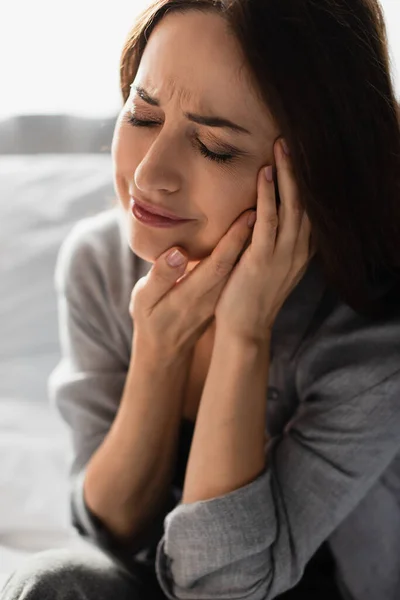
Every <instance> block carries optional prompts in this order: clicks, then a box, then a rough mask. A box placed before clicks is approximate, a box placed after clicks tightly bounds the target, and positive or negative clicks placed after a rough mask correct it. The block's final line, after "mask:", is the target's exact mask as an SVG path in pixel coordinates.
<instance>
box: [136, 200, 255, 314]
mask: <svg viewBox="0 0 400 600" xmlns="http://www.w3.org/2000/svg"><path fill="white" fill-rule="evenodd" d="M253 212H254V211H253V210H247V211H246V212H245V213H243V214H242V215H240V217H238V218H237V219H236V221H235V222H234V223H233V225H232V226H231V227H230V229H229V230H228V232H227V233H226V234H225V235H224V236H223V238H222V239H221V240H220V242H219V243H218V245H217V246H216V248H215V249H214V251H213V252H212V254H211V255H210V256H208V257H207V258H205V259H204V260H203V261H200V263H199V264H198V265H196V267H195V268H194V269H193V270H192V271H191V272H190V273H188V274H187V275H186V274H185V277H184V279H185V282H184V285H182V287H180V290H179V292H180V293H179V298H178V297H177V298H176V301H177V302H178V303H179V304H180V305H182V306H184V305H186V304H188V303H190V302H191V301H192V300H193V299H195V298H197V297H199V296H203V297H206V296H207V295H208V294H209V293H210V292H212V290H215V294H211V295H210V302H211V303H214V302H216V301H217V300H218V296H217V294H218V289H216V288H217V287H220V288H221V289H222V287H223V285H224V283H225V281H226V278H227V277H228V276H229V274H230V272H231V271H232V269H233V267H234V266H235V263H236V262H237V259H238V257H239V255H240V253H241V251H243V247H244V244H245V243H246V242H247V241H248V240H249V236H250V235H251V231H252V230H251V228H250V227H249V225H248V218H249V215H250V214H251V213H253ZM187 264H188V258H187V256H186V254H185V252H184V251H183V250H182V249H181V248H177V247H174V248H169V249H168V250H166V251H165V252H164V253H163V254H161V255H160V256H159V257H158V259H157V260H156V262H155V263H154V264H153V266H152V268H151V269H150V271H149V273H148V274H147V275H146V277H144V278H143V282H142V285H140V286H138V288H137V290H136V295H139V296H140V298H141V300H143V301H144V302H145V304H146V307H147V309H148V310H150V311H151V310H152V308H153V307H154V306H155V305H156V304H158V302H159V301H160V300H161V298H162V297H163V296H165V294H167V293H168V292H169V291H170V290H171V289H172V288H173V287H174V285H175V284H176V283H177V282H178V280H179V279H180V278H181V277H182V276H183V275H184V273H185V270H186V267H187ZM179 283H180V282H179ZM214 296H215V298H214ZM170 301H171V303H173V299H172V298H171V300H170Z"/></svg>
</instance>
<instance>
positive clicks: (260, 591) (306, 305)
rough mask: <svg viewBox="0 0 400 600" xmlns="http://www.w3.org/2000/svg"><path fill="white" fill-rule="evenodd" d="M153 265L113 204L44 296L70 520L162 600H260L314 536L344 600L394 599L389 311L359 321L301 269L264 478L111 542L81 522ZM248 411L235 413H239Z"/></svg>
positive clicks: (399, 576)
mask: <svg viewBox="0 0 400 600" xmlns="http://www.w3.org/2000/svg"><path fill="white" fill-rule="evenodd" d="M150 267H151V264H150V263H147V262H146V261H143V260H142V259H140V258H138V257H137V256H136V255H134V253H133V252H132V251H131V249H130V248H129V246H128V241H127V231H126V225H125V221H124V216H123V213H122V211H120V209H119V207H115V208H112V209H110V210H107V211H105V212H102V213H100V214H98V215H95V216H93V217H89V218H86V219H84V220H82V221H80V222H79V223H78V224H76V225H75V226H74V227H73V229H72V231H71V232H70V234H69V235H68V237H67V238H66V239H65V241H64V243H63V244H62V247H61V249H60V252H59V256H58V261H57V266H56V272H55V286H56V290H57V293H58V301H59V327H60V342H61V348H62V360H61V361H60V363H59V364H58V365H57V367H56V368H55V369H54V371H53V372H52V374H51V376H50V378H49V386H48V387H49V396H50V400H51V402H54V403H55V405H56V407H57V409H58V411H59V412H60V414H61V417H62V418H63V419H64V420H65V421H66V422H67V423H68V425H69V426H70V428H71V434H72V441H73V448H74V460H73V463H72V464H71V472H70V475H71V478H70V481H71V515H72V522H73V524H74V526H75V527H76V528H77V529H78V531H79V532H80V533H81V534H82V535H84V536H86V537H87V538H88V539H89V540H90V541H92V542H93V543H95V544H96V545H98V546H100V547H102V548H103V549H104V550H105V551H106V552H109V553H110V554H112V555H113V557H114V558H115V559H116V560H117V561H119V562H120V564H121V565H122V566H123V568H125V569H128V570H129V568H130V565H132V564H133V561H134V562H135V564H142V565H143V567H148V566H149V565H151V564H153V569H155V572H156V576H157V579H158V581H159V584H160V586H161V587H162V589H163V591H164V593H165V595H166V596H167V597H168V598H170V599H171V600H174V599H181V600H199V599H200V598H201V599H202V600H206V599H209V600H214V599H215V600H216V599H218V600H222V599H227V600H228V599H232V600H233V599H235V600H239V599H246V600H272V598H276V597H277V596H278V594H281V593H283V592H284V591H285V590H288V589H290V588H291V587H293V586H294V585H295V584H296V583H297V582H298V581H299V579H300V578H301V576H302V574H303V572H304V569H305V566H306V564H307V563H308V561H309V560H310V558H311V557H312V555H313V554H314V553H315V552H316V551H317V550H318V548H319V547H320V546H321V544H322V543H323V542H324V541H325V540H327V541H328V543H329V545H330V548H331V550H332V552H333V554H334V557H335V560H336V563H337V567H338V575H339V580H340V585H341V586H342V589H343V593H344V595H345V597H348V598H352V599H354V600H398V599H399V597H400V307H399V311H398V312H397V313H396V316H391V317H390V318H388V319H386V320H383V319H381V320H376V321H375V320H370V319H367V318H366V317H362V316H360V315H359V314H357V313H355V312H354V311H353V310H352V309H351V308H350V307H349V306H348V305H347V304H344V303H343V302H341V301H340V300H339V299H338V298H337V296H336V294H335V293H334V291H333V290H332V289H331V288H330V287H329V286H328V285H327V284H326V282H325V281H324V278H323V276H322V273H321V271H320V269H319V267H318V264H317V262H316V261H315V260H314V259H313V260H312V261H311V262H310V265H309V267H308V270H307V272H306V274H305V275H304V277H303V279H302V280H301V281H300V283H299V284H298V285H297V286H296V288H295V289H294V290H293V291H292V293H291V294H290V296H289V297H288V298H287V300H286V301H285V303H284V305H283V306H282V309H281V311H280V312H279V315H278V317H277V319H276V321H275V324H274V328H273V332H272V340H271V361H270V365H269V379H268V390H266V393H267V398H266V401H267V420H266V423H265V427H266V431H267V432H268V433H269V436H270V440H271V441H270V442H269V443H268V445H267V446H266V453H267V454H268V457H269V459H268V461H267V466H266V468H265V470H264V471H263V472H262V474H261V475H260V476H259V477H258V478H257V479H255V480H254V481H252V482H251V483H249V484H248V485H245V486H244V487H241V488H239V489H237V490H234V491H232V492H230V493H228V494H225V495H223V496H219V497H216V498H213V499H210V500H206V501H199V502H194V503H192V504H186V505H181V504H180V497H181V496H180V494H181V490H179V488H178V487H177V486H171V490H170V493H169V496H168V501H167V502H166V505H165V507H164V509H163V510H162V511H161V512H160V514H159V515H157V518H156V519H155V520H154V522H153V524H152V527H151V529H149V530H148V531H147V532H146V533H145V534H144V535H143V536H142V539H135V540H132V542H131V543H127V544H125V545H124V546H123V545H121V544H119V543H118V542H117V541H116V540H115V539H113V537H112V535H111V534H110V532H108V531H107V530H106V529H105V528H104V527H103V526H102V524H101V523H100V521H99V520H98V519H97V518H96V517H95V516H94V515H93V514H91V512H90V511H89V510H88V507H87V506H86V504H85V501H84V497H83V480H84V476H85V469H86V466H87V464H88V462H89V459H90V458H91V456H92V455H93V453H94V451H95V450H96V448H98V446H99V445H100V444H101V443H102V441H103V440H104V438H105V437H106V435H107V433H108V431H109V429H110V426H111V424H112V422H113V420H114V418H115V416H116V413H117V411H118V406H119V402H120V399H121V397H122V392H123V387H124V382H125V378H126V375H127V370H128V367H129V361H130V354H131V341H132V334H133V324H132V320H131V317H130V315H129V311H128V306H129V300H130V295H131V292H132V289H133V287H134V285H135V282H136V281H137V280H138V279H139V278H140V277H141V276H143V275H144V274H146V273H147V272H148V270H149V269H150ZM250 405H251V403H249V406H250Z"/></svg>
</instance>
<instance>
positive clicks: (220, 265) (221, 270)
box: [213, 258, 233, 277]
mask: <svg viewBox="0 0 400 600" xmlns="http://www.w3.org/2000/svg"><path fill="white" fill-rule="evenodd" d="M213 267H214V272H215V273H216V274H217V275H218V277H225V276H226V275H228V274H229V273H230V272H231V270H232V267H233V265H232V262H231V261H229V260H227V259H223V258H217V259H215V260H214V263H213Z"/></svg>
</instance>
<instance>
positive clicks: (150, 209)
mask: <svg viewBox="0 0 400 600" xmlns="http://www.w3.org/2000/svg"><path fill="white" fill-rule="evenodd" d="M130 202H131V207H132V205H136V206H137V207H138V208H139V209H140V210H142V211H144V212H146V213H149V214H152V215H156V216H157V217H163V218H164V219H168V220H170V221H185V222H186V221H192V220H193V219H186V218H184V217H179V216H178V215H176V214H175V213H173V212H170V211H169V210H166V209H165V208H161V207H159V206H155V205H154V204H150V203H148V202H144V201H143V200H138V199H137V198H135V197H134V196H131V197H130Z"/></svg>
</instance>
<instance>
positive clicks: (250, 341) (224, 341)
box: [215, 323, 272, 355]
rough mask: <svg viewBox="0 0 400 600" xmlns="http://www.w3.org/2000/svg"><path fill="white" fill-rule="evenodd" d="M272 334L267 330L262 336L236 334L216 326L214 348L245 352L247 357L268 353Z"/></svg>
mask: <svg viewBox="0 0 400 600" xmlns="http://www.w3.org/2000/svg"><path fill="white" fill-rule="evenodd" d="M271 337H272V332H271V331H270V330H267V331H266V332H265V333H264V334H263V335H262V336H260V335H259V334H255V333H254V334H246V335H244V334H238V333H236V332H234V331H233V330H232V328H231V327H229V326H225V325H224V324H218V323H217V327H216V333H215V346H216V347H218V348H219V347H221V348H222V349H223V348H225V350H228V349H232V350H233V351H235V350H237V351H239V352H240V351H247V352H248V353H249V355H251V354H258V353H260V352H263V351H269V348H270V345H271Z"/></svg>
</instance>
